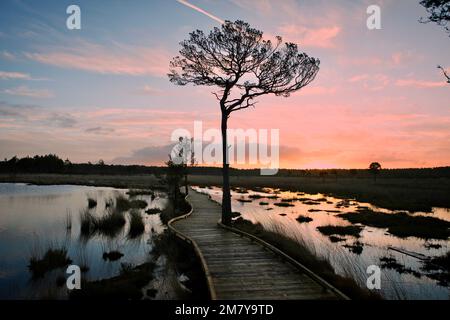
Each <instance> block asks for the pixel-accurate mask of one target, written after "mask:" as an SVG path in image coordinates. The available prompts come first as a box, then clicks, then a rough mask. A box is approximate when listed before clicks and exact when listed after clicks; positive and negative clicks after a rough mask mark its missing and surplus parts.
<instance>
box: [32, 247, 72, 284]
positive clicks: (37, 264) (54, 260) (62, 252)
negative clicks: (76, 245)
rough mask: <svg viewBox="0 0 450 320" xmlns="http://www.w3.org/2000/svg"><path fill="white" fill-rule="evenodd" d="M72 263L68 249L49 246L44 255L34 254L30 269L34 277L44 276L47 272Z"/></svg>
mask: <svg viewBox="0 0 450 320" xmlns="http://www.w3.org/2000/svg"><path fill="white" fill-rule="evenodd" d="M70 263H72V260H70V258H69V257H68V255H67V249H66V248H64V247H62V248H49V249H48V250H47V251H46V252H45V254H44V255H43V256H42V257H39V256H37V255H33V256H32V257H31V258H30V260H29V264H28V270H29V271H30V272H31V274H32V278H33V279H38V278H42V277H43V276H44V275H45V274H46V273H47V272H49V271H52V270H54V269H58V268H63V267H65V266H67V265H69V264H70Z"/></svg>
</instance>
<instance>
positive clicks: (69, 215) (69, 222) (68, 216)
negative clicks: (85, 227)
mask: <svg viewBox="0 0 450 320" xmlns="http://www.w3.org/2000/svg"><path fill="white" fill-rule="evenodd" d="M64 224H65V227H66V230H67V231H70V230H72V213H71V212H70V211H69V210H67V211H66V219H65V221H64Z"/></svg>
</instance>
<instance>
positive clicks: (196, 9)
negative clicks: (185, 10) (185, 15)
mask: <svg viewBox="0 0 450 320" xmlns="http://www.w3.org/2000/svg"><path fill="white" fill-rule="evenodd" d="M177 2H179V3H181V4H183V5H185V6H186V7H189V8H191V9H194V10H195V11H198V12H200V13H203V14H204V15H205V16H208V17H210V18H211V19H213V20H216V21H217V22H219V23H220V24H223V23H224V22H225V21H223V20H222V19H220V18H218V17H216V16H215V15H213V14H211V13H209V12H206V11H205V10H203V9H201V8H199V7H197V6H194V5H193V4H191V3H189V2H187V1H186V0H177Z"/></svg>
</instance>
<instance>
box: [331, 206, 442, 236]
mask: <svg viewBox="0 0 450 320" xmlns="http://www.w3.org/2000/svg"><path fill="white" fill-rule="evenodd" d="M338 216H339V217H341V218H343V219H345V220H347V221H350V222H351V223H360V224H363V225H366V226H370V227H376V228H387V230H388V232H389V233H390V234H392V235H395V236H397V237H400V238H406V237H418V238H423V239H444V240H446V239H447V238H448V237H449V236H450V222H448V221H445V220H441V219H438V218H434V217H424V216H412V215H410V214H408V213H406V212H402V213H396V214H388V213H382V212H375V211H372V210H360V211H358V212H352V213H343V214H340V215H338Z"/></svg>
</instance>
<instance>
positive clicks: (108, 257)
mask: <svg viewBox="0 0 450 320" xmlns="http://www.w3.org/2000/svg"><path fill="white" fill-rule="evenodd" d="M122 257H123V253H122V252H120V251H117V250H113V251H109V252H103V256H102V258H103V260H105V261H117V260H119V259H121V258H122Z"/></svg>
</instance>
